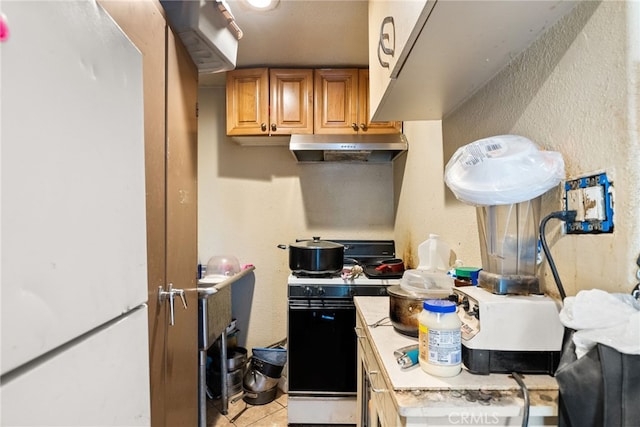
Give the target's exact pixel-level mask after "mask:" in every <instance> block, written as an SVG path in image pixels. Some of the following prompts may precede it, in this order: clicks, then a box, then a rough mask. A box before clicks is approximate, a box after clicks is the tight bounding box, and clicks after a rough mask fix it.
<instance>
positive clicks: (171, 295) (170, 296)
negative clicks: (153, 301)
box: [158, 283, 187, 326]
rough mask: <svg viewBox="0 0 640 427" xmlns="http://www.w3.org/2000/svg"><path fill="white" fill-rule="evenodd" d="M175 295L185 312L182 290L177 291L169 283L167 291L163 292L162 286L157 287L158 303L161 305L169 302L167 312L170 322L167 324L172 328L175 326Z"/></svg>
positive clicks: (185, 304)
mask: <svg viewBox="0 0 640 427" xmlns="http://www.w3.org/2000/svg"><path fill="white" fill-rule="evenodd" d="M176 295H178V296H179V297H180V299H181V300H182V305H183V306H184V308H185V310H186V309H187V300H186V298H185V297H184V289H178V288H174V287H173V283H169V286H168V290H166V291H165V290H163V289H162V286H158V302H159V303H163V302H164V301H166V300H169V311H170V313H171V320H170V322H169V324H170V325H171V326H173V325H174V324H175V314H174V307H173V304H174V300H175V297H176Z"/></svg>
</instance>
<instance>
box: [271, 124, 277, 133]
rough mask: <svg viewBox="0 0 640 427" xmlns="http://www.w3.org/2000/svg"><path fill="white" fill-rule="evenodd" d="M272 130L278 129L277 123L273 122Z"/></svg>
mask: <svg viewBox="0 0 640 427" xmlns="http://www.w3.org/2000/svg"><path fill="white" fill-rule="evenodd" d="M271 130H272V131H274V132H275V131H277V130H278V126H276V124H275V123H271Z"/></svg>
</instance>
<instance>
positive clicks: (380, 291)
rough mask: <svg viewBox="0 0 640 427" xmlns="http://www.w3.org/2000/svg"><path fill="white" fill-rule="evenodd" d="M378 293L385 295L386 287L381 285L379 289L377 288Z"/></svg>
mask: <svg viewBox="0 0 640 427" xmlns="http://www.w3.org/2000/svg"><path fill="white" fill-rule="evenodd" d="M378 294H379V295H382V296H386V295H387V288H386V287H384V286H383V287H381V288H380V289H378Z"/></svg>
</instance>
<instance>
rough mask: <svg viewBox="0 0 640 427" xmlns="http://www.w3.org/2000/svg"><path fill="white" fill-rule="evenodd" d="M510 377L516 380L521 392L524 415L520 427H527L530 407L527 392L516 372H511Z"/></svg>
mask: <svg viewBox="0 0 640 427" xmlns="http://www.w3.org/2000/svg"><path fill="white" fill-rule="evenodd" d="M511 377H512V378H513V379H514V380H516V382H517V383H518V385H519V386H520V389H521V390H522V397H523V398H524V413H523V414H522V427H527V426H528V425H529V407H530V406H531V404H530V400H529V390H528V389H527V386H526V384H525V383H524V381H523V379H522V377H521V376H520V374H518V373H517V372H512V373H511Z"/></svg>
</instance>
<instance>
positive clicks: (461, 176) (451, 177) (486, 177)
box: [444, 135, 565, 206]
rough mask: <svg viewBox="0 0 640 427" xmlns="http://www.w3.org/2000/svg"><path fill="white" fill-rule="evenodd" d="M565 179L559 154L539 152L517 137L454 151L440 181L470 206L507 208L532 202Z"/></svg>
mask: <svg viewBox="0 0 640 427" xmlns="http://www.w3.org/2000/svg"><path fill="white" fill-rule="evenodd" d="M564 178H565V172H564V160H563V158H562V154H560V153H558V152H555V151H543V150H540V149H539V148H538V146H537V145H536V144H534V143H533V142H532V141H531V140H529V139H527V138H525V137H523V136H519V135H498V136H493V137H490V138H484V139H479V140H477V141H475V142H472V143H470V144H467V145H465V146H462V147H460V148H458V150H456V152H455V153H454V154H453V156H451V159H450V160H449V162H448V163H447V166H446V167H445V173H444V180H445V182H446V184H447V186H448V187H449V188H450V189H451V191H452V192H453V194H454V195H455V196H456V197H457V198H458V199H459V200H461V201H463V202H465V203H469V204H472V205H487V206H490V205H508V204H512V203H520V202H523V201H526V200H531V199H535V198H536V197H538V196H540V195H541V194H544V193H545V192H547V191H548V190H550V189H551V188H553V187H555V186H556V185H558V184H559V183H560V181H562V180H563V179H564Z"/></svg>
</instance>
